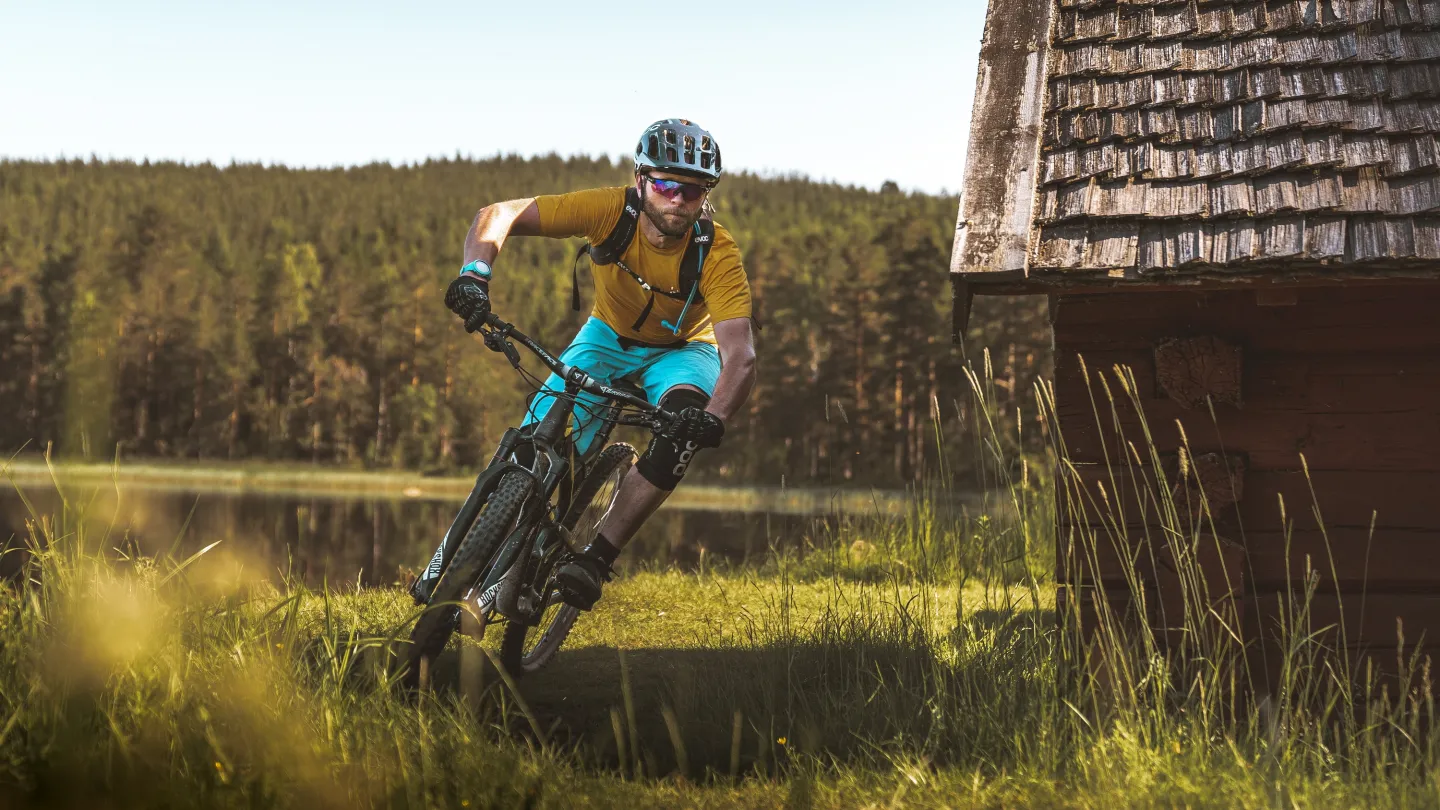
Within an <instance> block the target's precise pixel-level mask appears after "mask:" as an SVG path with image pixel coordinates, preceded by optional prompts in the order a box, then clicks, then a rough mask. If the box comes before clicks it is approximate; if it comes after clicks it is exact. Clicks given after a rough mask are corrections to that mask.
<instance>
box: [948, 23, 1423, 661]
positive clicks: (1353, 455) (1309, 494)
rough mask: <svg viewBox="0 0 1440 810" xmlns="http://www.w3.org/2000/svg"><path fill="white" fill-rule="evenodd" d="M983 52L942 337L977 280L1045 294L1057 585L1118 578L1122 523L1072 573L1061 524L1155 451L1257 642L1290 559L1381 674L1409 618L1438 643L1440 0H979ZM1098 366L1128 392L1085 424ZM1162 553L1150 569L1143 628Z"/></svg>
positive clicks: (1165, 570)
mask: <svg viewBox="0 0 1440 810" xmlns="http://www.w3.org/2000/svg"><path fill="white" fill-rule="evenodd" d="M980 62H981V63H980V71H979V79H978V82H977V88H976V95H975V101H974V108H973V109H974V113H973V118H972V129H971V134H970V147H969V156H968V159H967V164H966V169H965V177H964V182H963V186H962V194H961V200H960V211H959V219H958V223H957V228H956V238H955V243H954V251H953V258H952V266H951V279H952V282H953V285H954V294H955V309H954V314H955V327H954V328H955V336H956V339H957V340H958V339H960V338H961V337H962V336H963V334H964V331H965V327H966V323H967V319H968V316H969V311H970V307H971V302H972V299H973V297H974V296H976V295H1046V296H1048V299H1049V307H1050V319H1051V323H1052V325H1053V340H1054V357H1055V395H1056V420H1055V422H1056V424H1057V425H1058V428H1059V432H1060V434H1061V435H1062V436H1063V441H1064V446H1065V449H1066V454H1067V455H1068V458H1069V461H1070V462H1072V463H1073V464H1074V465H1075V469H1076V470H1077V471H1078V475H1077V476H1076V478H1077V479H1078V482H1079V483H1078V484H1076V485H1074V486H1072V491H1071V492H1070V493H1068V494H1067V493H1066V492H1065V491H1064V488H1063V487H1062V492H1061V494H1060V496H1059V497H1060V498H1061V503H1060V505H1059V506H1060V509H1059V514H1060V518H1059V521H1058V525H1057V532H1058V534H1057V537H1058V538H1059V542H1058V543H1057V546H1058V547H1059V559H1058V560H1057V577H1058V581H1059V583H1060V585H1059V590H1060V594H1061V598H1062V600H1063V599H1068V598H1071V597H1072V596H1078V597H1080V600H1081V601H1083V600H1084V598H1085V596H1084V595H1085V594H1091V595H1092V596H1096V595H1100V594H1103V595H1105V597H1106V598H1107V599H1108V602H1109V604H1111V605H1112V606H1114V605H1116V604H1120V603H1123V602H1125V600H1126V599H1127V598H1130V597H1131V596H1133V594H1132V593H1131V591H1132V590H1133V589H1131V588H1130V587H1129V586H1127V585H1126V581H1125V578H1124V577H1123V576H1121V575H1120V574H1119V573H1118V572H1117V570H1116V567H1115V566H1117V565H1118V559H1117V558H1118V557H1119V556H1121V554H1122V553H1124V549H1128V548H1131V545H1130V543H1131V542H1132V541H1131V540H1125V542H1115V543H1114V544H1113V545H1112V547H1111V548H1109V549H1108V550H1107V549H1094V548H1092V549H1089V553H1090V554H1091V555H1092V557H1091V563H1092V564H1091V565H1088V566H1081V567H1077V566H1076V565H1074V564H1073V560H1074V557H1068V560H1070V562H1067V554H1070V555H1073V554H1075V553H1076V552H1075V549H1074V545H1073V543H1069V544H1067V542H1066V541H1067V538H1071V539H1073V537H1075V536H1076V535H1075V533H1074V531H1073V530H1074V529H1075V527H1077V526H1083V525H1090V526H1092V527H1097V526H1099V524H1103V523H1104V522H1105V520H1106V518H1105V517H1102V516H1098V515H1096V514H1094V512H1093V510H1092V509H1091V508H1090V506H1092V505H1093V502H1092V501H1089V500H1088V498H1087V495H1086V492H1087V489H1086V488H1087V487H1092V486H1100V487H1104V486H1109V487H1110V488H1111V489H1112V490H1127V491H1137V490H1135V489H1134V488H1133V487H1131V486H1127V485H1125V484H1120V485H1118V486H1117V485H1116V484H1115V481H1117V480H1119V479H1117V478H1115V477H1112V473H1113V474H1115V475H1119V476H1121V478H1126V479H1127V480H1130V481H1131V482H1132V484H1133V483H1134V481H1137V480H1141V479H1144V480H1150V481H1154V480H1157V479H1158V477H1159V475H1160V474H1162V473H1165V472H1166V471H1167V466H1168V468H1169V469H1168V472H1169V475H1168V477H1167V480H1168V481H1170V482H1171V483H1170V484H1168V485H1167V486H1169V494H1170V495H1172V496H1174V500H1175V502H1176V503H1181V502H1185V503H1193V502H1194V501H1195V499H1196V498H1197V497H1199V496H1200V495H1203V496H1204V498H1205V500H1206V503H1207V504H1208V510H1209V514H1210V515H1211V516H1213V522H1212V523H1211V524H1209V525H1210V527H1212V529H1213V530H1211V531H1209V534H1213V535H1214V536H1213V537H1211V538H1210V540H1211V542H1210V543H1208V545H1207V544H1204V543H1202V544H1200V545H1201V546H1203V548H1192V549H1190V551H1189V553H1191V554H1196V555H1198V556H1197V559H1198V560H1199V562H1200V565H1201V567H1202V570H1203V571H1204V572H1205V573H1204V576H1205V578H1206V580H1207V584H1206V588H1207V592H1208V593H1209V594H1210V597H1211V598H1212V599H1213V600H1214V601H1215V603H1216V604H1221V605H1223V606H1225V607H1226V608H1227V611H1228V612H1227V611H1221V612H1219V614H1218V615H1225V616H1230V617H1233V618H1234V620H1235V621H1236V623H1237V626H1238V627H1240V628H1243V635H1244V638H1245V640H1246V641H1247V644H1248V645H1249V646H1250V647H1251V648H1253V649H1257V650H1260V651H1261V652H1262V653H1264V651H1265V650H1266V649H1267V645H1266V644H1265V643H1264V642H1265V641H1266V640H1267V639H1271V638H1272V636H1273V635H1274V633H1275V632H1277V631H1276V627H1277V619H1278V613H1279V611H1280V607H1279V605H1280V604H1281V603H1282V602H1283V601H1284V600H1283V596H1284V594H1285V593H1286V592H1287V591H1291V592H1294V591H1295V590H1296V589H1299V590H1302V591H1303V589H1304V587H1305V579H1306V573H1305V572H1306V570H1307V557H1308V560H1309V562H1308V566H1309V568H1310V569H1311V570H1313V574H1311V575H1310V577H1311V578H1312V579H1313V581H1314V582H1315V583H1316V588H1315V591H1314V593H1315V595H1314V601H1313V605H1312V618H1311V624H1312V626H1314V627H1316V628H1319V627H1321V626H1328V625H1334V626H1335V627H1337V628H1340V627H1343V631H1338V632H1343V647H1344V649H1345V650H1347V651H1349V652H1365V651H1372V652H1376V653H1378V654H1377V655H1376V656H1375V657H1376V658H1377V659H1379V661H1380V663H1381V664H1382V665H1384V663H1385V662H1386V661H1387V660H1388V662H1389V664H1390V665H1391V667H1392V668H1393V666H1394V664H1395V648H1396V645H1397V643H1398V642H1399V640H1400V638H1399V635H1400V633H1401V632H1403V635H1404V638H1405V639H1406V640H1407V643H1408V644H1410V645H1413V644H1414V643H1415V641H1416V640H1417V639H1419V638H1420V637H1421V636H1422V634H1423V635H1424V637H1425V638H1428V639H1431V640H1434V639H1435V638H1437V637H1440V325H1437V324H1440V0H1278V1H1276V0H1271V2H1204V1H1203V0H1202V1H1201V2H1195V0H1181V2H1174V1H1173V0H1126V2H1116V0H1018V2H1017V0H1003V2H1002V0H991V4H990V11H989V15H988V19H987V23H986V30H985V37H984V41H983V43H982V47H981V56H980ZM1117 366H1121V367H1128V368H1129V369H1131V371H1132V372H1133V383H1134V392H1133V397H1127V396H1119V397H1118V399H1119V400H1120V402H1119V404H1118V405H1117V406H1116V416H1115V418H1113V419H1112V417H1111V415H1110V413H1109V411H1108V407H1109V406H1108V405H1102V407H1103V408H1105V409H1106V413H1105V418H1104V419H1101V420H1097V418H1096V414H1095V412H1094V409H1093V408H1092V400H1091V394H1092V390H1094V389H1093V388H1092V386H1093V385H1095V383H1096V381H1097V380H1098V379H1099V378H1100V377H1106V378H1107V379H1108V381H1109V384H1110V387H1111V388H1112V389H1113V390H1117V391H1118V381H1117V380H1116V378H1115V374H1114V371H1113V369H1114V368H1115V367H1117ZM1087 370H1088V373H1087ZM1087 380H1088V382H1087ZM1100 399H1101V401H1102V402H1103V396H1102V397H1101V398H1100ZM1141 413H1143V417H1144V420H1145V421H1146V423H1147V424H1148V426H1149V429H1150V431H1151V435H1152V436H1153V443H1154V446H1155V449H1156V451H1157V452H1156V453H1155V454H1154V455H1147V454H1146V453H1144V452H1142V453H1141V454H1140V455H1139V457H1136V456H1134V455H1127V448H1126V445H1125V443H1126V441H1127V440H1128V441H1138V440H1140V439H1141V437H1140V419H1141ZM1116 426H1118V428H1117V427H1116ZM1182 430H1183V438H1182V433H1181V431H1182ZM1122 434H1123V435H1122ZM1182 458H1183V459H1184V462H1183V467H1182V466H1181V462H1180V459H1182ZM1179 469H1183V470H1185V474H1184V475H1183V476H1182V475H1179V474H1178V473H1177V470H1179ZM1176 480H1183V481H1186V482H1189V484H1188V485H1181V486H1176V485H1175V484H1174V483H1173V482H1175V481H1176ZM1140 489H1143V487H1142V488H1140ZM1182 490H1183V491H1182ZM1112 494H1114V497H1115V503H1114V504H1112V505H1113V506H1116V508H1117V511H1118V512H1119V513H1121V514H1120V516H1119V518H1118V521H1117V523H1118V525H1121V526H1124V527H1125V528H1124V529H1123V530H1122V531H1121V532H1120V534H1122V535H1125V536H1126V537H1129V538H1145V537H1152V538H1159V537H1161V536H1162V534H1163V533H1162V532H1161V531H1160V530H1159V529H1158V527H1156V526H1155V525H1154V524H1155V523H1157V522H1160V521H1161V519H1160V518H1159V517H1157V515H1156V511H1157V509H1159V508H1160V507H1159V506H1157V504H1156V503H1155V502H1153V501H1152V502H1149V503H1146V502H1144V501H1145V498H1143V497H1136V498H1133V500H1134V502H1132V503H1128V504H1126V503H1123V502H1124V501H1125V500H1127V498H1126V496H1125V495H1124V493H1123V492H1119V493H1112ZM1282 500H1283V503H1284V508H1285V512H1284V514H1283V516H1282V512H1281V508H1280V503H1281V501H1282ZM1181 511H1184V510H1181ZM1169 519H1171V520H1174V519H1176V516H1175V515H1171V516H1170V518H1169ZM1179 519H1180V520H1181V521H1183V520H1185V519H1186V517H1185V516H1183V515H1181V516H1179ZM1322 526H1323V529H1322ZM1107 534H1108V535H1110V536H1111V539H1112V540H1113V539H1114V534H1115V531H1114V527H1113V526H1112V528H1111V530H1110V531H1109V532H1106V531H1099V532H1096V533H1091V534H1089V535H1088V536H1090V537H1092V538H1094V537H1101V536H1105V535H1107ZM1287 534H1288V542H1287ZM1121 539H1124V538H1121ZM1159 542H1160V544H1161V545H1162V546H1163V545H1164V544H1165V541H1159ZM1094 543H1095V545H1103V544H1102V543H1101V542H1100V541H1099V540H1095V541H1094ZM1067 549H1069V550H1068V551H1067ZM1131 553H1132V556H1136V558H1137V559H1138V558H1139V557H1138V555H1135V553H1134V552H1133V550H1132V551H1131ZM1174 553H1178V552H1177V551H1176V550H1174V549H1166V548H1161V549H1159V550H1158V551H1154V553H1153V554H1151V555H1145V558H1146V559H1152V560H1157V561H1158V562H1156V563H1155V564H1154V565H1150V566H1141V568H1142V569H1144V571H1146V572H1147V573H1144V582H1145V589H1146V590H1145V592H1146V594H1147V595H1148V597H1147V599H1146V600H1145V602H1144V604H1145V605H1146V607H1145V609H1144V615H1143V616H1141V617H1140V619H1142V620H1144V621H1147V622H1149V623H1150V625H1151V626H1152V627H1154V628H1156V629H1157V630H1158V631H1160V632H1157V637H1160V638H1164V637H1165V633H1169V632H1172V631H1173V630H1174V626H1173V625H1174V624H1175V622H1174V609H1175V604H1174V603H1175V601H1176V599H1177V596H1176V594H1175V591H1176V590H1177V589H1179V588H1180V586H1179V584H1178V583H1176V582H1175V581H1174V571H1173V569H1172V568H1171V567H1169V566H1167V564H1166V562H1165V560H1166V559H1167V555H1173V554H1174ZM1081 568H1084V569H1085V570H1084V571H1082V570H1081ZM1132 601H1133V600H1132ZM1167 609H1169V611H1170V612H1169V614H1168V618H1167ZM1397 628H1399V629H1397ZM1337 641H1339V639H1338V638H1337ZM1249 642H1261V643H1259V644H1249ZM1269 658H1270V656H1269V654H1262V655H1261V656H1260V660H1261V661H1266V660H1268V659H1269ZM1273 669H1274V667H1273V662H1272V663H1271V664H1270V665H1269V666H1267V670H1269V671H1268V672H1267V673H1263V674H1262V675H1261V677H1268V678H1273V677H1274V675H1275V673H1274V672H1273Z"/></svg>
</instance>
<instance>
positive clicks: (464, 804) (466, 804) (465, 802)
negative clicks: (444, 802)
mask: <svg viewBox="0 0 1440 810" xmlns="http://www.w3.org/2000/svg"><path fill="white" fill-rule="evenodd" d="M460 806H461V807H469V806H470V800H469V799H461V800H460Z"/></svg>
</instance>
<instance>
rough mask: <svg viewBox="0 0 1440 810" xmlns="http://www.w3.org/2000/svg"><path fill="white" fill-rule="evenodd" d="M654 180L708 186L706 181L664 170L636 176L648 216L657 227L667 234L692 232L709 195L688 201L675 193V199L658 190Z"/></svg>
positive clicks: (677, 235)
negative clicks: (692, 227) (653, 182)
mask: <svg viewBox="0 0 1440 810" xmlns="http://www.w3.org/2000/svg"><path fill="white" fill-rule="evenodd" d="M652 179H653V180H673V181H676V182H679V183H689V184H692V185H697V186H702V185H704V184H705V181H703V180H700V179H699V178H695V177H690V176H688V175H683V174H671V173H669V172H660V171H656V172H651V173H650V174H648V175H643V174H642V175H640V176H639V177H638V178H636V181H635V182H636V188H638V189H639V191H640V194H641V197H642V198H643V199H644V200H645V216H646V217H647V218H649V220H650V222H651V224H653V225H654V226H655V230H657V231H659V232H660V233H662V234H665V235H666V236H671V237H679V236H684V235H685V234H686V233H688V232H689V230H690V226H692V225H694V224H695V220H697V219H699V218H700V212H701V211H702V210H704V208H705V199H706V198H707V197H708V196H709V195H708V194H702V195H700V196H699V197H697V198H696V199H694V200H690V201H686V200H685V199H684V197H682V196H681V195H679V194H675V195H674V196H673V199H672V198H671V197H670V196H666V195H665V194H661V193H660V192H658V191H657V190H656V189H655V188H654V187H653V186H652V184H651V182H650V181H651V180H652Z"/></svg>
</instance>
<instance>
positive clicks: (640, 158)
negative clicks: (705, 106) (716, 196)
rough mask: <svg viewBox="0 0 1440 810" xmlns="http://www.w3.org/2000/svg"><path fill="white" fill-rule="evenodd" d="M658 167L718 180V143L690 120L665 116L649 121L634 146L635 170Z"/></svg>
mask: <svg viewBox="0 0 1440 810" xmlns="http://www.w3.org/2000/svg"><path fill="white" fill-rule="evenodd" d="M646 169H658V170H659V171H662V172H674V173H676V174H688V175H691V176H693V177H699V178H702V179H705V180H709V181H711V182H714V181H716V180H719V179H720V171H721V167H720V145H719V144H717V143H715V138H714V137H713V136H712V135H711V134H710V133H708V132H706V131H705V130H703V129H701V128H700V127H699V126H698V125H696V123H695V122H694V121H686V120H685V119H683V118H666V119H665V120H663V121H656V122H655V123H653V124H651V125H650V126H649V127H648V128H647V129H646V130H645V133H644V134H643V135H641V136H640V143H638V144H636V145H635V171H637V172H640V171H644V170H646Z"/></svg>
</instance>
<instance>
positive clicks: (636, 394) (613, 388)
mask: <svg viewBox="0 0 1440 810" xmlns="http://www.w3.org/2000/svg"><path fill="white" fill-rule="evenodd" d="M479 331H480V333H481V335H482V337H483V338H484V340H485V346H486V348H488V349H490V350H491V351H494V352H498V353H503V354H504V355H505V357H506V359H507V360H509V362H510V365H511V366H512V367H513V368H515V369H516V370H517V371H519V372H520V373H521V374H526V373H527V372H525V371H524V369H522V368H521V364H520V352H519V350H517V349H516V348H515V344H516V343H518V344H520V345H521V346H523V347H525V348H526V349H528V350H529V351H530V352H531V353H532V354H534V355H535V356H536V357H537V358H538V359H539V360H540V362H541V363H543V364H544V365H545V366H546V367H547V368H549V369H550V370H551V371H552V372H554V373H555V374H556V375H558V376H559V377H560V379H562V380H563V381H564V383H565V389H564V391H563V392H559V391H556V392H553V393H548V394H546V396H551V397H553V399H552V403H551V406H550V410H549V411H548V412H547V413H546V414H545V416H544V418H542V419H541V420H540V421H539V422H537V423H535V424H532V425H530V426H528V427H525V428H511V429H509V430H507V431H506V432H505V435H504V436H503V437H502V438H501V440H500V446H499V447H498V448H497V449H496V451H495V455H494V456H493V457H492V458H491V459H490V462H489V464H488V465H487V466H486V467H485V469H484V471H482V472H481V473H480V474H479V475H478V476H477V477H476V479H475V487H474V489H472V490H471V492H470V495H469V497H467V498H466V499H465V504H464V505H463V506H461V507H460V511H459V513H458V514H457V515H456V516H455V520H454V522H453V523H452V524H451V525H450V529H449V530H448V531H447V532H446V533H445V539H444V541H443V542H442V543H441V545H440V547H439V548H438V549H437V550H436V552H435V554H434V555H433V556H432V558H431V560H430V564H429V565H428V566H427V567H426V570H425V572H424V574H423V575H422V576H421V577H420V578H418V579H417V580H416V583H415V585H414V586H412V588H411V594H412V595H413V596H414V597H415V599H416V601H417V602H418V603H422V604H424V605H425V606H426V607H425V610H424V612H423V613H421V615H420V618H419V619H418V620H417V621H416V622H415V626H414V628H413V629H412V630H411V633H410V646H409V650H408V652H407V662H406V664H407V669H406V672H405V676H404V679H403V682H404V683H405V684H406V685H407V686H409V687H411V688H414V687H415V686H418V685H420V683H421V682H422V680H425V679H426V678H425V676H424V673H425V672H426V671H428V668H429V664H430V662H431V661H433V660H434V658H435V657H436V656H437V655H439V654H440V652H441V651H442V650H443V649H444V648H445V645H446V643H447V642H448V641H449V639H450V635H451V634H452V633H453V632H455V630H456V629H457V627H458V626H459V623H460V615H461V611H462V610H468V611H471V612H472V615H473V616H474V617H475V618H476V619H477V620H478V621H479V626H480V627H481V628H485V627H487V626H488V625H489V624H491V623H492V621H494V620H496V619H499V620H503V621H504V622H505V635H504V639H503V641H502V642H501V649H500V663H501V665H502V666H504V667H505V669H506V671H507V672H508V673H509V674H510V675H511V677H512V678H520V677H522V676H524V675H527V674H529V673H531V672H534V671H535V670H537V669H539V668H540V667H542V666H544V665H545V664H546V663H547V662H548V661H549V660H550V659H551V658H552V657H553V656H554V655H555V653H556V652H557V651H559V649H560V646H561V644H563V643H564V642H565V638H566V636H568V635H569V633H570V629H571V628H572V627H573V626H574V624H575V620H576V618H577V617H578V616H579V610H577V609H576V608H575V607H573V606H571V605H568V604H566V603H565V601H564V598H563V594H562V593H561V592H560V589H559V588H558V587H557V586H556V585H555V583H554V574H555V572H556V570H557V569H558V568H559V565H560V563H561V562H563V561H564V560H565V559H566V557H567V555H570V554H573V553H577V552H579V551H580V550H581V549H583V548H584V547H585V545H586V544H588V543H589V542H590V540H591V539H593V537H594V536H595V532H596V530H597V529H598V527H599V523H600V519H601V517H603V516H604V514H605V512H606V511H608V509H609V508H610V505H611V502H612V501H613V500H614V498H615V494H616V492H617V491H618V490H619V488H620V482H621V481H622V480H623V479H624V477H625V474H626V473H627V472H628V471H629V469H630V467H631V466H632V465H633V464H634V462H635V458H636V452H635V448H634V447H632V446H631V445H628V444H625V443H623V442H616V443H614V444H610V445H608V446H607V442H608V441H609V439H610V434H611V432H612V431H613V430H614V429H615V427H616V426H617V425H631V426H638V427H645V428H648V429H650V431H651V432H653V433H656V434H661V435H665V434H667V433H668V432H669V431H671V430H672V429H673V428H674V426H675V424H676V421H677V420H678V417H677V416H676V415H675V414H673V413H670V412H669V411H666V410H664V409H662V408H658V407H656V406H654V405H651V404H650V403H649V402H648V401H646V400H645V399H644V398H643V392H642V391H641V390H640V389H639V388H638V387H637V386H635V385H632V384H629V383H626V382H623V381H621V382H617V383H615V384H614V385H608V384H605V383H602V382H600V381H599V380H597V379H595V378H594V377H592V376H591V375H590V374H589V373H588V372H586V371H585V369H582V368H576V367H575V366H571V365H567V364H565V363H562V362H561V361H560V360H558V359H556V358H555V357H554V356H553V355H551V354H550V353H549V352H547V351H546V350H545V349H544V348H543V347H541V346H540V345H539V344H538V343H536V342H535V341H534V340H533V339H531V338H530V337H528V336H526V335H525V334H524V333H522V332H520V331H519V330H518V329H516V328H515V326H514V325H513V324H509V323H506V322H504V321H502V320H501V319H500V318H499V317H498V316H496V315H495V314H494V313H491V314H490V316H489V317H488V318H487V319H486V321H485V325H484V326H482V327H481V328H480V330H479ZM532 379H534V378H532ZM582 391H583V392H587V393H589V394H592V395H594V396H596V397H598V398H599V399H600V400H601V401H602V406H601V408H602V409H601V410H600V412H599V413H591V416H593V417H594V418H598V419H600V420H601V422H600V429H599V432H598V433H597V434H596V436H595V438H594V440H593V441H592V442H591V445H590V448H589V451H588V452H587V453H586V454H585V455H584V456H577V455H576V453H575V448H574V447H573V444H572V440H571V433H570V432H569V431H568V430H567V428H568V427H569V426H570V419H571V416H572V414H573V413H574V412H575V410H576V408H577V407H581V408H585V407H587V406H586V405H584V404H581V403H578V402H577V397H578V396H579V394H580V392H582ZM527 446H528V447H529V448H530V449H533V451H534V452H533V455H531V454H529V453H522V454H520V456H519V457H520V458H533V459H534V462H533V464H532V465H531V466H528V467H527V466H524V465H522V464H520V463H518V462H517V461H516V460H515V459H516V457H517V456H516V451H517V450H522V449H525V448H526V447H527Z"/></svg>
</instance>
